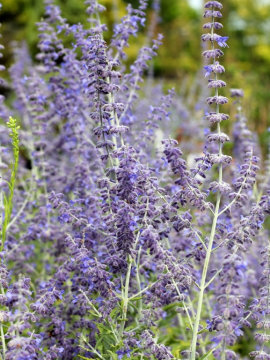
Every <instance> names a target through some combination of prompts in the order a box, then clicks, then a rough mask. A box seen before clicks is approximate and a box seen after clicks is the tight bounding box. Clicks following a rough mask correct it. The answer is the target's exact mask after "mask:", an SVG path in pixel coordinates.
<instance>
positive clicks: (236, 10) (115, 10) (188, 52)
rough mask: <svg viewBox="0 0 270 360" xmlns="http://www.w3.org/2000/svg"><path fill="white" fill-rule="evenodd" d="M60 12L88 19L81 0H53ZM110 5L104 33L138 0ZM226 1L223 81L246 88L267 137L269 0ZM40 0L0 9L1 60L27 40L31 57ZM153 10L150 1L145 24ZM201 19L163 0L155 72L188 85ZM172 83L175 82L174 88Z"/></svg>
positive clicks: (252, 113) (8, 2) (195, 66)
mask: <svg viewBox="0 0 270 360" xmlns="http://www.w3.org/2000/svg"><path fill="white" fill-rule="evenodd" d="M55 2H56V3H57V4H59V5H60V6H61V9H62V13H63V16H64V17H66V18H67V19H68V21H69V22H71V23H76V22H81V23H86V21H87V16H86V15H85V12H84V9H85V6H84V1H83V0H55ZM101 2H102V3H103V4H104V5H105V6H106V7H107V9H108V11H107V12H106V18H107V21H106V22H108V23H109V32H108V35H107V36H108V37H109V36H110V34H111V30H112V27H113V24H114V22H115V21H117V20H119V19H120V18H121V17H122V16H123V15H124V14H125V6H126V5H127V3H128V2H131V3H133V5H134V6H135V5H136V4H138V1H137V0H131V1H129V0H102V1H101ZM223 3H224V7H225V9H224V19H223V24H224V30H222V34H224V35H229V37H230V39H229V42H228V44H229V46H230V49H227V50H226V51H225V54H226V55H225V60H224V61H225V65H226V69H227V73H226V80H227V81H228V82H229V84H230V86H232V87H242V88H243V89H244V90H245V94H246V99H245V109H246V113H247V114H249V119H250V121H251V123H252V126H253V128H254V130H256V131H258V132H259V133H260V137H261V140H262V141H263V142H266V139H267V135H266V134H267V131H266V129H267V127H268V126H269V124H270V36H269V33H270V16H269V14H270V0H268V1H267V0H257V1H256V2H255V1H254V0H226V1H224V2H223ZM43 11H44V5H43V1H42V0H4V1H3V8H2V11H1V13H0V22H1V23H2V24H3V29H2V33H3V39H2V41H3V43H4V45H5V47H6V50H5V54H4V62H5V63H6V64H10V63H12V50H11V44H12V41H14V40H16V41H19V42H20V41H26V42H27V43H28V46H29V48H30V51H31V53H32V54H33V56H34V55H35V53H36V51H37V50H36V44H37V31H36V26H35V23H36V22H37V21H39V19H40V18H41V17H42V14H43ZM152 16H153V11H152V10H151V2H150V5H149V12H148V23H149V21H151V18H152ZM202 23H203V20H202V17H201V12H200V11H198V10H195V9H194V8H192V7H191V6H190V3H189V1H188V0H162V1H161V12H160V18H159V22H158V24H157V26H156V29H155V33H158V32H160V33H162V34H164V44H163V46H162V47H161V49H160V51H159V57H158V58H157V59H156V60H155V74H156V76H162V77H163V78H165V79H166V78H167V80H168V83H171V82H173V83H174V84H179V85H177V86H179V87H181V86H182V84H183V83H185V84H190V83H191V82H192V79H193V78H194V74H196V73H197V71H198V70H199V69H200V67H201V55H200V52H201V51H200V34H201V33H202V30H201V25H202ZM146 34H147V30H144V31H143V30H142V32H141V33H140V35H139V36H138V38H137V39H135V40H134V41H133V42H132V45H131V46H130V48H129V49H128V50H127V51H128V53H129V55H130V56H131V58H135V56H136V54H137V52H138V50H139V48H140V46H141V45H143V44H144V43H145V41H146V40H145V35H146ZM177 86H176V87H177Z"/></svg>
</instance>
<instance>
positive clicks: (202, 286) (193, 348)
mask: <svg viewBox="0 0 270 360" xmlns="http://www.w3.org/2000/svg"><path fill="white" fill-rule="evenodd" d="M220 200H221V195H220V193H218V195H217V202H216V207H215V212H214V218H213V223H212V228H211V233H210V238H209V243H208V247H207V252H206V257H205V262H204V266H203V273H202V278H201V283H200V292H199V299H198V304H197V310H196V317H195V322H194V325H193V336H192V343H191V356H190V359H191V360H195V359H196V348H197V339H198V331H199V325H200V320H201V312H202V304H203V299H204V292H205V289H206V287H205V284H206V276H207V272H208V268H209V264H210V258H211V252H212V247H213V242H214V238H215V233H216V226H217V220H218V213H219V207H220Z"/></svg>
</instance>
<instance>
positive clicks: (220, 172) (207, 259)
mask: <svg viewBox="0 0 270 360" xmlns="http://www.w3.org/2000/svg"><path fill="white" fill-rule="evenodd" d="M212 10H214V9H213V8H212ZM214 21H215V19H214V17H213V16H212V26H211V38H212V39H213V36H214ZM211 42H212V44H211V45H212V50H214V41H213V40H211ZM213 62H214V63H215V58H214V61H213ZM215 80H217V73H216V72H215ZM218 95H219V94H218V88H215V96H216V97H218ZM216 113H217V114H218V113H219V104H216ZM217 131H218V135H219V136H220V135H221V128H220V123H218V124H217ZM218 155H219V156H220V157H221V156H222V143H221V142H219V149H218ZM222 176H223V169H222V163H220V164H219V168H218V183H219V184H221V183H222ZM220 202H221V193H220V191H219V192H218V194H217V199H216V206H215V211H214V216H213V222H212V227H211V232H210V238H209V243H208V246H207V251H206V257H205V262H204V266H203V272H202V277H201V282H200V292H199V298H198V304H197V311H196V317H195V322H194V326H193V334H192V343H191V352H190V360H195V359H196V348H197V339H198V331H199V325H200V320H201V312H202V304H203V300H204V293H205V289H206V278H207V273H208V268H209V264H210V258H211V253H212V248H213V243H214V239H215V233H216V227H217V220H218V217H219V215H220V214H219V208H220Z"/></svg>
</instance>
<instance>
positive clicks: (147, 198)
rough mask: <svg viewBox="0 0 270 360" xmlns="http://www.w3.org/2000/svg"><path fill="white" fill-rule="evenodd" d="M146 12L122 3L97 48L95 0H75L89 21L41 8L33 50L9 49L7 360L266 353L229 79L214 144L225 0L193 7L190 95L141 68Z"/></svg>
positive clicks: (246, 160) (255, 245) (244, 131)
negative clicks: (200, 30)
mask: <svg viewBox="0 0 270 360" xmlns="http://www.w3.org/2000/svg"><path fill="white" fill-rule="evenodd" d="M113 4H114V9H115V6H117V4H116V2H114V3H113ZM149 6H150V4H148V1H147V0H140V1H139V4H138V7H137V8H134V7H133V6H132V5H131V4H128V5H127V9H126V14H125V15H124V17H123V18H122V19H121V20H119V21H116V19H115V21H114V22H115V23H114V28H113V34H112V36H111V39H109V40H108V34H106V33H105V32H106V30H107V26H106V24H104V23H103V22H104V20H105V19H106V14H107V13H106V11H107V10H106V8H105V7H104V6H103V5H102V4H100V3H99V1H98V0H86V1H85V11H86V14H87V15H88V21H87V25H86V26H83V25H82V24H80V23H79V24H72V25H71V24H69V23H68V21H67V20H66V19H65V18H63V16H62V14H61V10H60V8H59V7H58V6H56V5H55V3H54V1H53V0H44V18H43V19H42V20H41V21H40V22H39V23H38V24H37V31H38V37H39V42H38V53H37V56H36V59H32V58H31V56H30V55H29V53H28V49H27V47H26V45H25V44H22V45H20V44H15V45H14V47H13V51H14V63H13V64H12V66H11V67H10V68H9V69H8V71H9V77H10V82H9V83H7V84H5V86H7V87H9V88H10V90H11V91H12V99H9V101H8V103H9V104H10V106H9V107H8V106H6V105H5V99H4V97H3V98H2V97H1V98H0V111H1V118H2V121H3V123H5V122H7V121H8V119H9V116H10V115H12V116H13V117H14V118H16V119H19V120H18V121H19V123H20V142H19V137H18V130H19V127H18V125H17V122H16V121H15V120H13V117H11V118H10V120H9V121H8V123H7V126H8V127H9V128H10V131H11V139H12V148H13V156H11V154H10V151H8V149H9V148H10V145H9V143H10V139H9V136H7V131H6V127H5V126H3V129H2V128H1V129H0V130H1V133H0V144H1V148H0V151H1V152H0V155H1V157H0V168H1V170H3V176H2V177H3V181H2V179H1V184H0V185H1V197H0V205H1V214H2V228H1V231H2V242H1V252H0V254H1V256H0V257H1V263H0V273H1V279H0V289H1V294H0V306H1V310H0V335H1V342H0V347H1V351H0V355H1V359H3V360H41V359H44V360H53V359H55V360H73V359H88V360H91V359H102V360H118V359H123V360H127V359H132V360H142V359H151V360H154V359H156V360H170V359H174V360H180V359H188V360H195V359H200V360H203V359H218V360H231V359H242V360H244V359H247V356H248V353H249V352H250V356H251V357H253V358H254V359H255V360H260V359H269V358H270V355H269V354H270V353H269V351H270V350H269V336H270V335H269V332H268V331H269V327H270V325H269V321H270V320H269V311H270V310H269V301H270V296H269V288H270V281H269V239H268V238H269V231H268V228H267V222H265V219H266V216H267V215H268V214H269V213H270V192H269V191H270V188H269V184H270V182H269V181H270V180H269V179H270V178H269V174H270V171H269V159H268V161H266V164H265V165H264V163H263V160H260V157H262V156H261V154H260V150H259V149H260V147H259V144H258V141H257V138H256V136H254V134H253V133H252V131H251V130H250V129H249V128H248V120H247V116H248V114H245V107H244V105H243V104H244V101H245V100H244V97H243V95H244V93H243V91H242V90H241V89H231V97H232V99H233V103H234V104H233V105H232V106H231V110H230V111H231V112H232V113H235V114H236V115H235V121H234V125H233V126H229V124H227V126H226V128H232V131H231V133H232V143H231V144H232V150H231V149H230V148H227V149H228V151H226V145H225V144H226V143H227V142H229V140H230V139H229V136H228V135H227V134H225V133H224V132H223V130H222V129H223V123H224V122H225V121H226V122H227V123H229V121H228V119H229V115H227V114H226V113H224V112H222V111H223V105H225V104H227V102H228V98H227V97H225V96H224V95H225V86H226V83H225V81H224V80H222V79H220V78H219V77H220V75H223V73H224V72H225V69H224V67H223V66H222V64H220V63H219V59H220V58H221V57H222V55H223V50H222V49H223V48H227V47H228V46H227V40H228V37H226V36H222V35H219V34H217V33H216V32H217V31H218V30H220V31H222V30H221V29H222V24H221V23H220V22H219V19H220V18H221V17H222V14H221V9H222V4H221V3H220V2H218V1H208V2H206V3H205V5H204V6H205V12H204V18H206V19H207V21H208V22H206V23H205V24H204V26H203V27H204V29H205V30H206V31H207V33H205V34H204V35H202V43H203V49H204V50H203V57H204V73H205V74H204V75H205V76H203V74H202V72H201V71H200V72H198V73H197V75H196V78H195V81H194V84H193V85H192V87H191V89H190V91H189V93H188V95H187V96H184V95H183V94H184V93H185V91H184V90H183V91H182V93H181V94H178V92H177V91H175V90H174V89H170V90H169V91H167V92H164V91H163V87H162V84H161V83H159V81H158V80H157V79H155V78H154V66H153V59H154V57H155V56H157V53H158V48H159V47H160V46H161V45H162V36H161V35H160V34H156V28H157V24H158V20H159V11H160V1H158V0H156V1H154V2H153V3H151V11H152V16H151V19H150V20H151V22H150V24H147V21H148V17H147V12H148V8H149ZM145 25H148V31H146V33H147V35H146V40H145V41H144V45H143V46H142V47H141V48H140V50H139V51H138V53H137V56H136V58H135V59H127V54H126V48H127V47H128V46H129V44H130V41H131V39H132V38H133V37H136V36H138V33H139V32H141V31H143V28H144V27H145ZM105 39H107V40H106V41H105ZM228 51H229V50H228ZM127 60H129V61H127ZM127 64H131V65H130V66H128V65H127ZM0 70H4V67H1V68H0ZM205 78H207V80H208V81H207V85H206V80H205ZM145 79H147V81H146V82H145V84H144V81H145ZM3 84H4V82H3ZM232 118H233V117H232ZM230 123H232V121H230ZM194 134H196V135H197V137H195V136H194ZM176 139H178V140H180V143H181V149H180V147H179V145H178V141H177V140H176ZM202 142H203V144H202ZM19 153H20V158H19ZM231 155H233V157H232V156H231ZM19 160H20V161H19ZM9 164H10V165H9ZM264 167H265V169H264ZM264 170H265V171H264ZM5 179H10V180H9V181H8V180H5ZM4 180H5V181H4ZM15 180H16V181H15ZM264 223H265V225H264V226H263V224H264ZM250 338H251V339H252V341H249V339H250ZM247 339H248V340H247ZM248 341H249V342H250V344H249V346H250V347H249V348H248V349H246V347H247V345H246V344H247V342H248ZM243 344H244V345H243Z"/></svg>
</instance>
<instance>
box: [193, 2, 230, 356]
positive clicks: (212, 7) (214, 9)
mask: <svg viewBox="0 0 270 360" xmlns="http://www.w3.org/2000/svg"><path fill="white" fill-rule="evenodd" d="M204 7H205V12H204V17H205V18H211V22H208V23H206V24H205V25H204V29H209V30H210V33H208V34H204V35H203V36H202V40H203V41H209V42H210V45H211V48H210V49H209V50H205V51H204V52H203V56H204V57H205V58H207V59H212V60H213V62H212V64H210V65H206V66H205V70H206V76H211V77H212V78H210V79H209V83H208V87H209V88H213V89H214V91H215V92H214V96H211V97H209V98H207V103H208V104H209V105H212V104H213V105H214V106H215V110H214V111H211V112H210V114H209V115H207V119H208V120H209V121H210V123H211V124H213V123H214V124H216V127H217V133H215V134H211V135H210V137H211V139H213V138H214V139H215V141H216V142H217V143H218V153H217V154H215V153H214V154H210V158H211V159H212V162H213V163H216V164H218V191H217V197H216V204H215V209H214V214H213V219H212V226H211V231H210V237H209V241H208V244H207V250H206V256H205V261H204V265H203V271H202V276H201V281H200V285H199V289H200V290H199V297H198V303H197V309H196V317H195V321H194V325H193V333H192V343H191V352H190V359H191V360H195V359H196V349H197V340H198V332H199V326H200V320H201V312H202V306H203V301H204V295H205V290H206V288H207V286H208V284H207V282H206V280H207V274H208V268H209V265H210V260H211V254H212V249H213V242H214V239H215V234H216V227H217V221H218V218H219V210H220V204H221V189H220V187H221V186H222V183H223V166H224V165H226V164H227V163H228V162H229V161H228V160H229V159H228V158H227V157H226V156H225V155H223V151H222V148H223V143H224V138H225V139H226V140H227V135H225V134H223V133H222V132H221V126H220V123H221V121H222V120H225V119H227V118H228V115H226V114H223V113H220V108H219V107H220V105H223V104H226V103H227V102H228V99H227V98H226V97H224V96H220V95H219V88H221V87H225V86H226V83H225V82H224V81H222V80H219V79H218V74H219V73H223V72H224V71H225V70H224V67H223V66H221V65H220V64H219V62H218V61H217V58H219V57H220V56H222V55H223V52H222V50H220V49H219V48H216V44H217V45H218V46H219V47H226V46H227V44H226V40H227V39H228V38H227V37H222V36H220V35H218V34H216V33H215V30H217V29H220V28H222V24H220V23H219V22H217V21H216V19H217V18H221V17H222V14H221V12H220V11H219V10H221V9H222V4H221V3H220V2H218V1H208V2H207V3H206V4H205V5H204ZM208 138H209V136H208Z"/></svg>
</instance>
